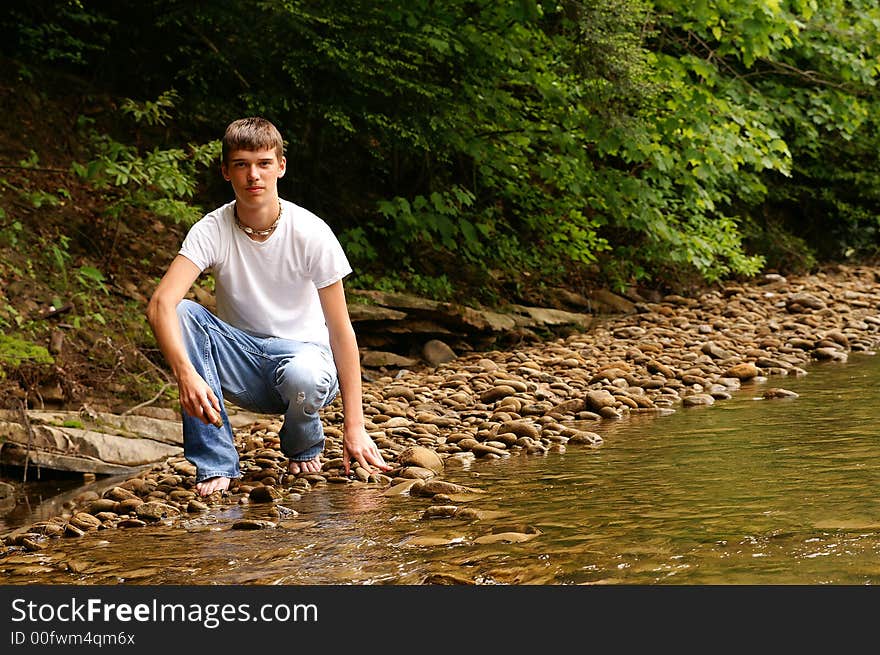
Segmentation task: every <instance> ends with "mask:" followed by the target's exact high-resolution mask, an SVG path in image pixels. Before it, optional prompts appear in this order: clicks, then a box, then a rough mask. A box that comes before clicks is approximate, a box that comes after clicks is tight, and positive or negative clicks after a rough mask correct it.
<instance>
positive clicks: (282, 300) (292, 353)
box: [147, 117, 390, 496]
mask: <svg viewBox="0 0 880 655" xmlns="http://www.w3.org/2000/svg"><path fill="white" fill-rule="evenodd" d="M286 165H287V162H286V160H285V158H284V150H283V141H282V139H281V135H280V134H279V132H278V130H277V129H276V128H275V126H274V125H272V124H271V123H270V122H269V121H267V120H265V119H263V118H258V117H255V118H244V119H240V120H237V121H234V122H233V123H231V124H230V125H229V126H228V127H227V128H226V133H225V135H224V137H223V144H222V164H221V172H222V174H223V177H224V179H226V180H227V181H228V182H230V184H231V185H232V190H233V192H234V193H235V200H234V201H232V202H230V203H228V204H226V205H223V206H222V207H219V208H218V209H216V210H214V211H213V212H211V213H209V214H207V215H206V216H204V217H203V218H202V219H201V220H200V221H198V222H197V223H196V224H195V225H193V227H192V228H191V229H190V231H189V233H188V234H187V236H186V238H185V239H184V241H183V245H182V246H181V248H180V252H179V254H178V255H177V256H176V257H175V259H174V260H173V261H172V262H171V265H170V266H169V267H168V270H167V272H166V273H165V276H164V277H163V278H162V281H161V282H160V283H159V286H158V287H157V289H156V291H155V293H154V294H153V296H152V298H151V299H150V303H149V306H148V308H147V318H148V320H149V322H150V326H151V327H152V329H153V333H154V334H155V335H156V341H157V342H158V344H159V347H160V349H161V350H162V354H163V355H164V356H165V359H166V361H167V362H168V365H169V366H170V367H171V370H172V371H173V373H174V376H175V378H176V379H177V385H178V389H179V391H180V404H181V406H182V408H183V443H184V453H185V455H186V457H187V459H189V460H190V461H191V462H192V463H193V464H195V466H196V471H197V472H196V489H197V491H198V493H199V494H200V495H202V496H207V495H209V494H211V493H213V492H215V491H222V490H225V489H227V488H228V487H229V482H230V480H231V479H232V478H237V477H240V475H241V474H240V472H239V461H238V452H237V451H236V449H235V446H234V444H233V438H232V429H231V427H230V425H229V419H228V417H227V415H226V411H225V409H224V405H223V398H224V396H225V397H226V398H228V399H229V400H231V401H233V402H235V403H236V404H237V405H239V406H241V407H244V408H245V409H248V410H250V411H256V412H261V413H266V414H283V415H284V424H283V427H282V428H281V431H280V433H279V436H280V438H281V449H282V451H283V452H284V454H285V455H287V456H288V457H289V458H290V465H289V470H290V472H291V473H293V474H298V473H314V472H318V471H320V470H321V462H320V454H321V452H322V451H323V448H324V429H323V426H322V424H321V420H320V417H319V410H320V409H321V408H322V407H324V406H325V405H327V404H328V403H330V402H331V401H332V400H333V399H334V398H335V396H336V394H337V393H338V392H339V391H340V390H341V392H342V408H343V413H344V416H345V419H344V425H343V432H344V436H343V453H342V459H343V463H344V468H345V472H346V474H348V473H349V472H350V464H351V462H353V461H357V462H358V463H360V465H361V466H363V467H364V468H366V469H367V470H368V471H371V472H375V471H376V470H388V469H389V468H390V467H389V466H388V465H386V464H385V462H384V460H383V459H382V455H381V454H380V453H379V450H378V448H377V447H376V444H375V443H374V442H373V440H372V439H371V438H370V436H369V435H368V434H367V432H366V430H365V428H364V415H363V406H362V403H363V399H362V391H361V369H360V357H359V354H358V349H357V341H356V339H355V334H354V330H353V328H352V326H351V320H350V319H349V316H348V309H347V307H346V303H345V293H344V291H343V287H342V279H343V278H344V277H345V276H346V275H348V274H349V273H350V272H351V267H350V266H349V264H348V260H347V259H346V257H345V254H344V253H343V251H342V248H341V247H340V245H339V242H338V241H337V240H336V237H335V236H334V235H333V233H332V232H331V230H330V228H329V227H328V226H327V224H326V223H325V222H324V221H322V220H321V219H320V218H318V217H317V216H315V215H314V214H312V213H310V212H308V211H306V210H305V209H303V208H301V207H298V206H297V205H295V204H293V203H291V202H288V201H286V200H281V199H280V198H279V197H278V180H279V179H280V178H281V177H283V176H284V172H285V167H286ZM207 268H212V269H213V270H214V276H215V281H216V297H217V316H214V315H213V314H211V313H210V312H208V311H207V310H206V309H205V308H204V307H202V306H201V305H198V304H197V303H194V302H192V301H189V300H184V296H185V295H186V293H187V292H188V291H189V289H190V287H191V286H192V284H193V282H195V280H196V279H197V278H198V276H199V275H200V274H201V273H202V271H204V270H205V269H207Z"/></svg>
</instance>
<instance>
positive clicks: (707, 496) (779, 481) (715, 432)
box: [7, 356, 880, 584]
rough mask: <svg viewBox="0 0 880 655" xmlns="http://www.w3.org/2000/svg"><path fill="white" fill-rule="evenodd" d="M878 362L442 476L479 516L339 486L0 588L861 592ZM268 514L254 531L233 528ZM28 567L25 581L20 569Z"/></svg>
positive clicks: (101, 541) (70, 553) (68, 555)
mask: <svg viewBox="0 0 880 655" xmlns="http://www.w3.org/2000/svg"><path fill="white" fill-rule="evenodd" d="M878 381H880V360H878V359H877V358H873V357H868V356H863V357H859V358H856V357H853V359H852V360H851V362H850V363H847V364H828V365H822V366H817V367H814V368H813V369H811V371H810V375H808V376H806V377H803V378H791V379H787V378H784V379H773V380H772V382H771V383H767V384H772V385H775V386H784V387H785V388H787V389H790V390H793V391H796V392H798V393H799V394H800V398H797V399H778V400H761V399H760V395H761V394H760V392H761V390H762V388H763V387H761V386H752V387H748V386H747V387H745V388H744V389H743V390H742V391H741V392H739V393H738V394H737V395H736V396H735V397H734V398H733V399H731V400H728V401H724V402H722V403H719V404H716V405H714V406H712V407H703V408H693V409H680V410H679V411H677V412H676V413H675V414H673V415H671V416H667V417H663V418H653V417H643V416H636V417H632V418H630V419H627V420H623V421H611V422H608V421H605V422H602V423H600V424H594V425H591V426H590V428H589V429H591V430H593V431H595V432H599V433H600V434H602V435H603V437H604V438H605V442H604V444H603V445H602V446H601V447H600V448H588V447H584V446H571V447H569V448H567V449H565V451H564V452H561V453H548V454H547V455H544V456H514V457H511V458H506V459H503V460H495V461H477V462H475V463H474V464H473V465H471V466H470V467H469V468H458V469H452V468H450V469H449V470H448V471H447V475H446V476H445V478H446V479H448V480H450V481H452V482H458V483H460V484H465V485H468V486H472V487H476V488H479V489H483V490H485V491H487V492H488V493H486V494H484V495H481V496H478V497H476V498H475V499H470V500H467V501H466V502H463V501H456V503H457V504H459V505H461V506H465V505H466V506H468V507H471V508H473V509H475V510H477V511H478V512H479V513H480V516H481V518H480V520H458V519H454V518H442V519H441V518H437V519H430V520H425V519H423V518H421V517H422V512H423V510H424V509H425V508H426V507H427V506H428V505H430V504H431V501H430V500H428V499H415V498H406V497H394V496H391V497H386V496H384V495H382V492H381V490H377V489H375V488H371V487H369V486H361V487H359V488H355V485H347V486H342V487H340V486H336V485H330V486H328V487H327V488H325V489H323V490H320V491H316V492H313V493H310V494H306V495H305V496H303V498H302V500H300V501H297V502H295V503H289V506H290V507H291V508H293V509H295V510H296V511H297V512H299V515H297V516H293V517H288V518H281V519H279V518H277V517H275V518H272V515H271V514H270V513H269V508H268V507H259V506H234V507H230V508H226V509H222V510H214V511H212V513H211V515H210V516H207V517H198V518H192V519H188V522H187V524H186V529H185V530H180V529H170V528H165V527H149V528H142V529H138V530H136V531H133V530H129V531H126V530H122V529H120V530H111V531H106V532H101V533H98V534H92V535H89V536H87V537H85V538H83V539H80V540H64V541H63V542H61V543H58V545H57V546H56V545H53V546H52V547H51V548H50V549H49V550H47V551H45V552H42V553H40V554H37V555H28V556H23V557H25V560H27V558H30V560H27V561H28V562H30V563H29V564H27V563H23V564H21V566H19V567H18V568H15V567H7V572H8V574H9V582H11V583H13V584H23V583H26V582H30V581H37V582H43V583H71V582H76V583H80V584H112V583H126V584H140V583H150V584H215V583H223V584H421V583H424V582H445V583H454V582H459V583H475V584H621V583H622V584H630V583H639V584H655V583H657V584H731V583H733V584H866V583H868V584H870V583H875V582H877V580H878V579H880V557H878V553H880V506H878V503H880V498H878V496H877V493H876V490H877V488H878V482H880V439H878V436H880V427H878V407H880V403H878V398H877V394H878V391H877V389H878V388H880V385H878ZM242 517H246V518H262V519H269V520H273V521H275V522H277V523H278V527H277V528H275V529H272V530H263V531H259V532H253V531H239V530H231V529H230V525H231V523H232V522H233V521H234V520H236V519H238V518H242ZM26 566H27V567H31V568H30V570H29V569H28V568H24V567H26Z"/></svg>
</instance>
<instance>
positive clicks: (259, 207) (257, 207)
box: [235, 196, 281, 230]
mask: <svg viewBox="0 0 880 655" xmlns="http://www.w3.org/2000/svg"><path fill="white" fill-rule="evenodd" d="M235 213H236V215H237V216H238V220H239V221H240V222H241V224H242V225H246V226H247V227H250V228H251V229H254V230H265V229H266V228H268V227H269V226H270V225H272V224H273V223H274V222H275V221H276V220H278V216H279V215H280V213H281V201H280V200H279V199H278V196H275V197H274V198H271V199H270V198H265V199H262V201H261V202H260V203H259V204H255V203H248V202H246V201H245V202H242V201H241V200H240V199H239V198H236V199H235Z"/></svg>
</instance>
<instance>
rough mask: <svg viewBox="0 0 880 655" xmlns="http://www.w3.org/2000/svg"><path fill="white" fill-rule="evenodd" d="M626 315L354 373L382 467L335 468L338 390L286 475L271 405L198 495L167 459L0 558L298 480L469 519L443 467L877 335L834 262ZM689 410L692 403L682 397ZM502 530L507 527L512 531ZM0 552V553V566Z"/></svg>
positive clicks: (183, 466)
mask: <svg viewBox="0 0 880 655" xmlns="http://www.w3.org/2000/svg"><path fill="white" fill-rule="evenodd" d="M635 310H636V311H635V313H633V314H629V315H626V316H621V317H615V318H614V319H602V320H595V321H593V322H592V323H591V325H590V328H589V330H588V331H585V332H580V333H576V334H573V335H571V336H568V337H565V338H558V339H555V340H552V341H549V342H545V343H541V344H535V345H532V344H530V345H529V346H527V347H522V348H519V349H517V350H513V351H508V352H501V351H488V352H470V353H467V354H465V355H461V356H459V357H457V358H456V359H454V360H452V361H449V362H446V363H442V364H439V365H437V366H436V367H428V368H420V369H413V370H409V369H406V368H399V369H394V368H391V369H385V370H384V371H383V372H381V373H380V374H379V375H376V376H375V379H373V380H372V381H368V382H365V385H364V406H365V412H366V414H367V419H368V421H367V429H368V431H369V432H370V433H371V435H372V436H373V438H374V439H375V440H376V442H377V444H378V446H379V448H380V449H381V451H382V453H383V456H384V457H385V459H386V461H388V462H389V463H391V464H392V465H394V466H395V468H394V469H393V470H392V471H390V472H389V473H388V474H387V475H376V474H369V473H367V472H366V471H364V470H362V469H358V468H355V469H354V471H353V475H352V476H351V477H347V476H344V475H343V474H342V471H341V465H342V459H341V455H342V445H341V438H342V432H341V423H342V413H341V403H340V401H339V400H338V399H337V400H336V401H335V402H334V403H333V404H332V405H331V406H330V407H328V408H327V409H326V410H325V412H324V415H323V416H324V422H325V426H326V433H327V447H326V449H325V452H324V456H323V470H322V472H321V473H320V474H308V475H300V476H291V475H289V474H287V473H285V470H286V464H287V461H286V458H285V457H284V456H283V455H282V454H281V453H280V451H279V449H278V429H279V427H280V422H279V421H278V420H277V419H276V417H267V418H266V419H265V420H261V421H258V422H254V423H250V424H248V425H243V426H240V427H238V428H237V429H236V430H235V436H236V445H237V447H238V449H239V451H240V453H241V460H242V472H243V477H242V478H241V479H240V480H237V481H234V482H233V484H232V486H231V488H230V490H229V492H227V493H222V494H221V493H219V492H218V493H216V494H214V495H213V496H211V497H209V498H207V499H201V498H198V497H197V496H196V494H195V493H194V490H193V486H194V477H193V475H194V469H193V467H192V465H191V464H189V462H187V461H186V460H185V459H183V458H182V457H180V456H174V457H170V458H168V459H167V460H165V461H164V462H162V463H160V464H157V465H154V466H152V467H151V468H150V469H149V470H146V471H143V472H142V473H140V474H138V475H137V476H135V477H132V478H130V479H128V480H126V481H124V482H122V483H120V484H118V485H117V486H114V487H112V488H109V489H107V490H105V491H103V492H102V493H101V494H100V495H99V494H98V493H95V492H86V493H83V494H81V495H80V496H78V497H77V498H76V499H75V500H73V501H71V502H70V503H68V504H67V507H66V511H65V512H64V513H63V514H61V515H59V516H57V517H55V518H53V519H50V520H46V521H41V522H38V523H36V524H34V525H31V526H28V527H26V528H22V529H20V530H16V531H15V532H14V533H12V534H10V535H7V536H6V537H5V539H4V549H3V551H4V553H5V559H6V560H7V561H8V560H10V556H11V555H13V554H14V553H17V552H20V551H38V550H44V549H51V548H52V545H53V539H56V538H62V537H82V538H90V536H89V533H92V532H95V531H99V530H107V529H120V528H147V529H149V526H150V525H151V524H155V523H157V522H158V523H162V524H167V525H172V526H173V525H178V524H182V523H183V522H184V519H185V518H186V516H187V515H193V514H199V513H202V512H206V511H207V510H209V509H211V508H212V507H216V506H218V505H219V506H222V505H229V504H251V503H269V504H271V511H270V512H269V515H270V517H274V518H275V519H277V521H276V520H274V519H273V520H269V519H265V520H242V521H238V522H235V523H234V524H233V525H231V526H230V527H232V528H243V529H245V528H246V529H258V528H261V529H271V528H273V527H275V526H276V525H277V524H278V523H279V522H283V521H284V520H285V519H286V518H288V517H290V516H294V515H295V514H296V503H297V501H298V500H299V499H300V498H301V496H302V494H305V493H320V489H321V488H322V487H324V486H326V485H329V484H343V485H350V486H352V487H357V486H363V485H371V486H379V487H380V488H382V489H383V490H384V493H386V494H389V495H390V494H396V495H403V496H408V497H410V498H412V499H413V500H414V501H416V502H419V503H421V504H422V506H423V509H422V512H423V517H424V518H426V519H430V518H437V517H450V516H451V517H455V518H457V519H463V520H481V518H483V517H481V516H480V513H479V511H478V510H475V509H473V508H472V507H469V506H465V503H463V502H459V501H462V500H465V499H467V498H471V497H472V494H474V493H480V492H484V491H486V490H484V489H483V490H478V489H470V488H467V487H464V486H461V485H457V484H452V483H450V482H447V481H445V480H444V479H443V478H444V471H445V470H446V469H447V468H449V467H452V466H457V465H458V466H460V465H461V464H462V463H463V462H465V461H466V460H469V459H472V458H478V457H480V458H504V457H511V456H513V457H517V456H535V455H542V454H544V453H547V452H549V451H551V450H561V449H565V448H597V447H601V444H602V439H601V437H600V436H599V434H598V433H597V432H595V431H593V430H590V429H589V426H598V425H600V424H601V422H602V421H616V420H621V419H622V418H625V417H626V416H627V415H629V414H633V413H650V414H656V415H658V416H660V415H663V414H667V413H670V412H673V411H679V410H682V411H683V410H685V409H686V408H687V409H688V411H699V409H698V408H700V407H705V406H708V405H712V404H714V403H716V402H720V401H724V400H725V399H727V398H730V396H731V393H732V392H733V391H735V390H736V389H738V388H739V385H740V384H741V383H742V382H744V381H750V380H751V381H754V380H763V381H764V383H765V384H764V385H763V387H762V389H763V397H764V398H766V399H767V400H768V401H770V400H772V399H774V398H779V397H791V396H793V395H794V394H792V393H791V392H789V391H787V390H786V389H785V380H786V377H787V376H797V375H804V374H806V367H808V366H809V365H810V363H811V362H815V361H845V360H846V359H847V357H848V354H849V353H850V352H853V351H861V352H873V351H874V349H875V348H876V347H877V345H878V343H880V286H878V271H876V270H875V269H873V268H866V267H836V268H834V269H829V270H827V271H824V272H822V273H818V274H816V275H812V276H808V277H802V278H791V279H785V278H783V277H781V276H778V275H768V276H765V277H763V278H761V279H760V280H758V281H757V282H756V283H753V284H742V285H740V284H729V285H727V286H725V287H723V288H720V289H717V290H713V291H710V292H706V293H704V294H703V295H701V296H700V297H695V298H684V297H680V296H667V297H665V298H663V299H662V301H660V302H650V303H648V302H645V303H637V304H636V305H635ZM690 408H693V410H691V409H690ZM510 538H511V539H515V538H516V535H513V536H510ZM3 565H4V559H3V556H2V555H0V568H3Z"/></svg>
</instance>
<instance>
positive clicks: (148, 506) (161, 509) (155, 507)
mask: <svg viewBox="0 0 880 655" xmlns="http://www.w3.org/2000/svg"><path fill="white" fill-rule="evenodd" d="M135 513H136V514H137V516H138V518H139V519H142V520H144V521H160V520H161V519H164V518H170V517H175V516H178V515H179V514H180V511H179V510H178V509H177V508H176V507H172V506H171V505H168V504H166V503H160V502H148V503H144V504H142V505H139V506H138V507H137V509H136V510H135Z"/></svg>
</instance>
